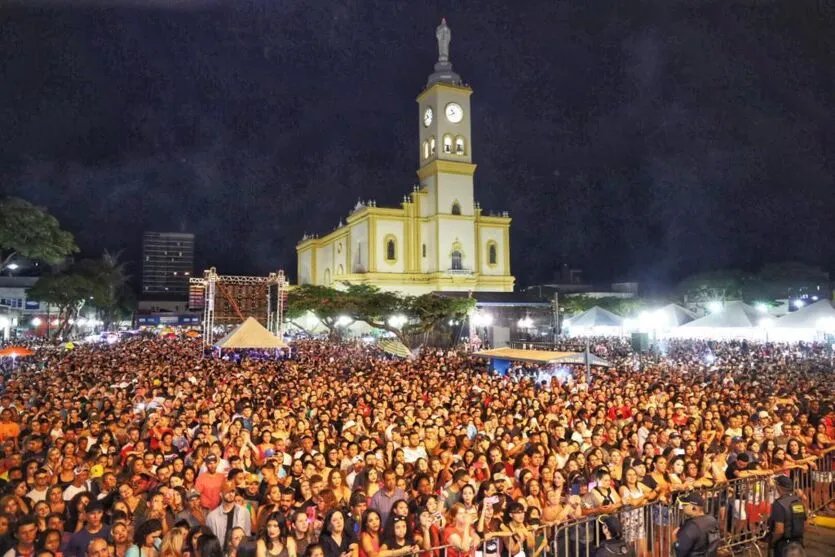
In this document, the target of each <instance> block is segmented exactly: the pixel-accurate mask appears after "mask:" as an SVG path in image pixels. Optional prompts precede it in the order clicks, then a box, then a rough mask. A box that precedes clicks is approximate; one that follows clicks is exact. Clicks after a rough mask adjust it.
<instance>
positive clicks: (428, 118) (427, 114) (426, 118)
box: [423, 106, 433, 128]
mask: <svg viewBox="0 0 835 557" xmlns="http://www.w3.org/2000/svg"><path fill="white" fill-rule="evenodd" d="M432 116H433V113H432V107H431V106H427V107H426V110H425V111H424V112H423V126H424V127H425V128H428V127H429V126H430V125H431V124H432Z"/></svg>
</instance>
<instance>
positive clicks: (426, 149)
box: [423, 141, 429, 159]
mask: <svg viewBox="0 0 835 557" xmlns="http://www.w3.org/2000/svg"><path fill="white" fill-rule="evenodd" d="M423 158H425V159H428V158H429V142H428V141H424V142H423Z"/></svg>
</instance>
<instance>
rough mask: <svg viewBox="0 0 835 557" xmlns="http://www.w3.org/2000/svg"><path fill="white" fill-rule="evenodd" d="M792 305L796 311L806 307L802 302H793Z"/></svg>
mask: <svg viewBox="0 0 835 557" xmlns="http://www.w3.org/2000/svg"><path fill="white" fill-rule="evenodd" d="M793 305H794V307H796V308H797V309H800V308H802V307H803V306H805V305H806V302H804V301H803V300H795V301H794V302H793Z"/></svg>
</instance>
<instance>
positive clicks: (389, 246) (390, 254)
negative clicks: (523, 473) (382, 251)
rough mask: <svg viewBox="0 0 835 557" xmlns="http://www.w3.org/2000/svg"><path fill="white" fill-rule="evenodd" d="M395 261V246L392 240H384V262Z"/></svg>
mask: <svg viewBox="0 0 835 557" xmlns="http://www.w3.org/2000/svg"><path fill="white" fill-rule="evenodd" d="M396 259H397V244H396V243H395V241H394V238H389V239H388V240H386V261H395V260H396Z"/></svg>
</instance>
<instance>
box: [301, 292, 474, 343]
mask: <svg viewBox="0 0 835 557" xmlns="http://www.w3.org/2000/svg"><path fill="white" fill-rule="evenodd" d="M474 307H475V300H474V299H472V298H449V297H444V296H438V295H436V294H424V295H422V296H405V295H401V294H398V293H396V292H388V291H383V290H380V289H379V288H377V287H376V286H369V285H364V284H345V289H344V290H337V289H335V288H328V287H325V286H314V285H303V286H299V287H297V288H295V289H293V290H291V291H290V293H289V295H288V300H287V310H286V314H285V315H286V318H287V319H288V320H289V321H291V322H294V323H295V322H296V321H297V320H298V319H299V318H300V317H301V316H303V315H305V314H306V313H307V312H311V313H313V315H315V316H316V317H317V318H318V319H319V320H320V321H321V322H322V323H323V324H324V325H325V327H327V328H328V330H330V331H331V332H334V331H335V329H336V320H337V319H338V318H339V317H340V316H347V317H350V318H351V319H353V320H354V321H363V322H365V323H368V324H369V325H370V326H372V327H376V328H378V329H382V330H384V331H389V332H391V333H393V334H394V335H395V336H397V337H398V339H400V341H401V342H403V343H404V344H406V345H407V346H408V345H411V344H413V341H414V340H416V337H418V336H420V335H424V334H426V333H428V332H430V331H432V330H433V329H434V328H435V327H437V326H438V325H439V324H441V323H444V322H445V321H448V320H450V319H460V318H463V317H464V316H465V315H467V313H469V312H470V311H471V310H472V309H473V308H474ZM395 315H398V316H403V317H404V318H405V323H404V324H403V325H402V326H395V325H392V324H391V323H389V319H390V318H391V317H392V316H395Z"/></svg>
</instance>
